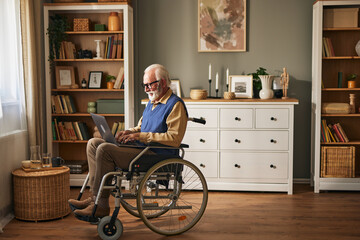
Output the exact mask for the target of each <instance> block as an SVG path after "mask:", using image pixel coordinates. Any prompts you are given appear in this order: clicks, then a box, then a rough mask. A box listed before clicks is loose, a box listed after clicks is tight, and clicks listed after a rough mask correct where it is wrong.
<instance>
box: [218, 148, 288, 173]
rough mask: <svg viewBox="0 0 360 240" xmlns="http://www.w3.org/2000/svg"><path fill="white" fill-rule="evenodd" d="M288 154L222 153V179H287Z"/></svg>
mask: <svg viewBox="0 0 360 240" xmlns="http://www.w3.org/2000/svg"><path fill="white" fill-rule="evenodd" d="M288 160H289V156H288V153H224V152H223V153H221V154H220V177H221V178H240V179H244V178H257V179H287V178H288Z"/></svg>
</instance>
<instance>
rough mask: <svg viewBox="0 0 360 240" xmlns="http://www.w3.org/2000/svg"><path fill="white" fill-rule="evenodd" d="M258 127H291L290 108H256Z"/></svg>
mask: <svg viewBox="0 0 360 240" xmlns="http://www.w3.org/2000/svg"><path fill="white" fill-rule="evenodd" d="M255 115H256V128H285V129H286V128H289V109H264V108H262V109H256V110H255Z"/></svg>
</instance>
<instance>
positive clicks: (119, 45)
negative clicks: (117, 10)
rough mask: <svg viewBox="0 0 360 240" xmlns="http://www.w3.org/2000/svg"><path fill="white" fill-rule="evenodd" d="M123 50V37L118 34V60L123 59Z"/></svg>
mask: <svg viewBox="0 0 360 240" xmlns="http://www.w3.org/2000/svg"><path fill="white" fill-rule="evenodd" d="M122 49H123V35H122V34H118V41H117V52H116V58H117V59H120V58H122V52H123V51H122Z"/></svg>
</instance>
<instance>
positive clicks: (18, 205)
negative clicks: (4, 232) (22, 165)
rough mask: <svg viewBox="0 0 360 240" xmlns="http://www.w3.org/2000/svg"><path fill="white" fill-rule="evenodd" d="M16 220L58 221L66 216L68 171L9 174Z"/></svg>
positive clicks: (19, 171)
mask: <svg viewBox="0 0 360 240" xmlns="http://www.w3.org/2000/svg"><path fill="white" fill-rule="evenodd" d="M12 174H13V183H14V210H15V217H16V218H18V219H21V220H30V221H39V220H50V219H55V218H61V217H63V216H66V215H67V214H69V212H70V209H69V205H68V202H67V201H68V199H69V197H70V169H69V168H68V167H64V168H63V169H61V170H49V171H37V172H24V171H23V170H22V169H16V170H14V171H13V172H12Z"/></svg>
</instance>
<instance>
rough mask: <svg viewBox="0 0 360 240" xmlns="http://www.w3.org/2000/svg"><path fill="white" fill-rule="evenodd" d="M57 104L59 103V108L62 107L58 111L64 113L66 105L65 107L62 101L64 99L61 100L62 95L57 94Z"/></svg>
mask: <svg viewBox="0 0 360 240" xmlns="http://www.w3.org/2000/svg"><path fill="white" fill-rule="evenodd" d="M55 104H57V105H58V108H57V109H60V111H59V112H57V113H59V114H60V113H64V107H63V103H62V101H61V98H60V95H56V102H55Z"/></svg>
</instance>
